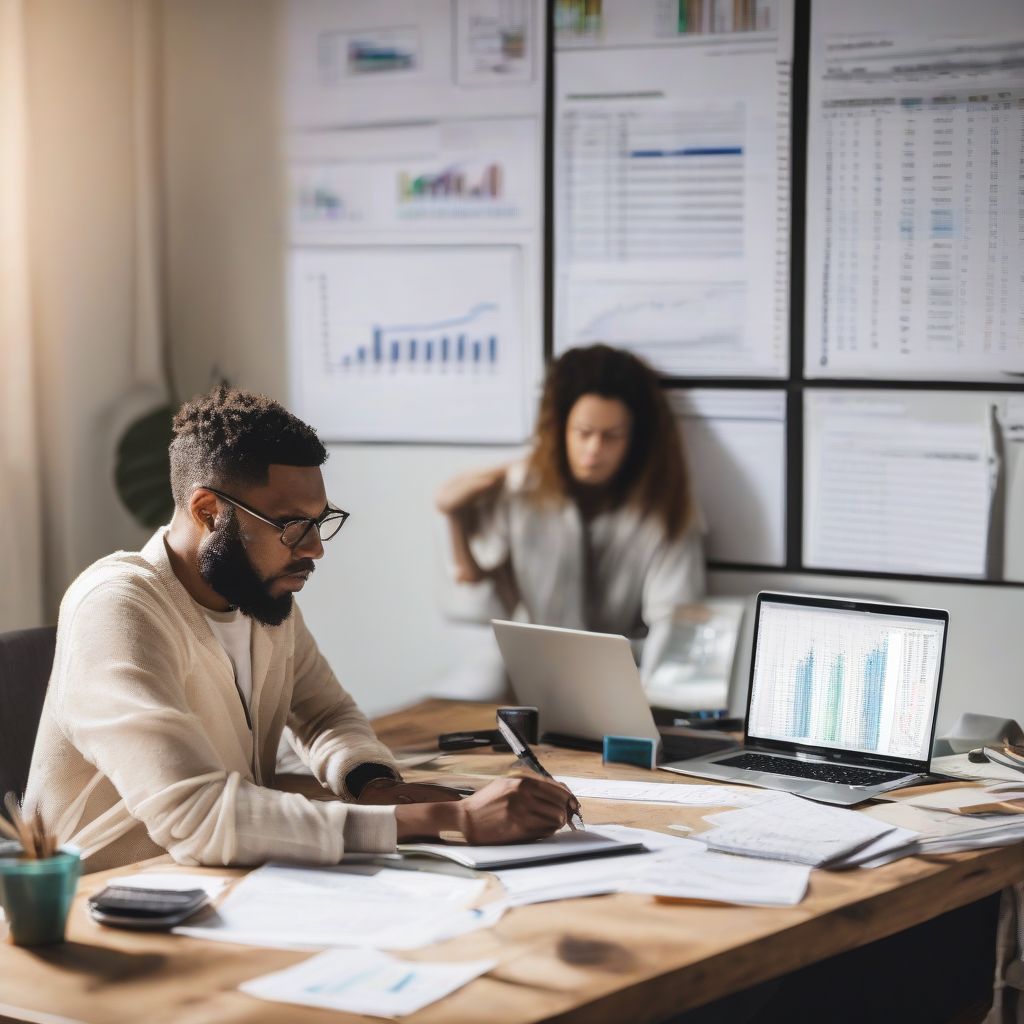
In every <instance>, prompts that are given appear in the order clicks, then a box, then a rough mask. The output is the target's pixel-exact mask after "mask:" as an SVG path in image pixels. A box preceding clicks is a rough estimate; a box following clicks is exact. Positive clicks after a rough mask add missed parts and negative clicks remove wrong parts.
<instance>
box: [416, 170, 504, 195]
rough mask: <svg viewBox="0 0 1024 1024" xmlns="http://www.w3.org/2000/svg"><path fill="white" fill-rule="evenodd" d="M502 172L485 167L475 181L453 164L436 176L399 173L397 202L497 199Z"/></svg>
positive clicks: (501, 184) (500, 190)
mask: <svg viewBox="0 0 1024 1024" xmlns="http://www.w3.org/2000/svg"><path fill="white" fill-rule="evenodd" d="M503 182H504V172H503V171H502V168H501V165H500V164H496V163H490V164H487V165H486V166H485V167H484V168H483V169H482V170H481V172H480V174H479V176H478V177H475V178H474V177H473V176H472V175H471V173H470V172H469V171H467V170H466V168H465V167H464V165H461V164H454V165H452V166H450V167H446V168H445V169H444V170H442V171H439V172H438V173H437V174H418V175H412V174H409V173H408V172H407V171H402V172H401V173H400V174H399V175H398V197H399V201H400V202H410V201H415V200H417V199H424V198H426V199H436V198H442V199H501V198H502V187H503Z"/></svg>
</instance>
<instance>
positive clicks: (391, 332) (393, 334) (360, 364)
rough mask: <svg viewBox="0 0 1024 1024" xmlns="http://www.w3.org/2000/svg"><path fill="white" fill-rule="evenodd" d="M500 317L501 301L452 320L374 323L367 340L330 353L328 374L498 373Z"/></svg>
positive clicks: (326, 355) (326, 359)
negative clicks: (405, 372) (487, 371)
mask: <svg viewBox="0 0 1024 1024" xmlns="http://www.w3.org/2000/svg"><path fill="white" fill-rule="evenodd" d="M499 315H500V309H499V306H498V304H497V303H494V302H482V303H479V304H478V305H476V306H474V307H473V308H472V309H470V310H468V311H467V312H466V313H465V314H463V315H461V316H453V317H451V318H449V319H443V320H436V321H433V322H425V323H406V324H372V325H371V326H370V328H369V338H368V339H367V340H366V341H365V342H362V343H355V344H354V346H353V347H351V348H346V349H344V350H343V351H342V353H341V355H340V356H334V355H332V354H331V352H330V351H329V350H328V351H325V353H324V369H325V370H326V371H327V372H328V373H339V372H341V373H348V372H359V371H366V370H376V371H390V372H393V373H394V372H400V371H422V370H436V371H439V372H445V371H452V372H460V371H465V370H473V369H476V370H482V369H489V370H496V369H497V368H498V359H499V353H500V345H499V337H498V335H497V333H495V331H494V329H493V323H494V322H495V321H496V320H497V319H498V317H499ZM489 323H490V325H491V329H488V325H489Z"/></svg>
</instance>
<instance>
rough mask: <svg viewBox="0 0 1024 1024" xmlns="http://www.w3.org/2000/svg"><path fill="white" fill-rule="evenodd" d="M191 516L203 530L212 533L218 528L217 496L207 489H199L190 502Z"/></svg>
mask: <svg viewBox="0 0 1024 1024" xmlns="http://www.w3.org/2000/svg"><path fill="white" fill-rule="evenodd" d="M188 511H189V515H190V516H191V517H192V521H193V522H194V523H195V524H196V525H197V526H198V527H199V528H200V529H201V530H209V531H210V532H211V533H212V532H213V531H214V530H215V529H216V528H217V495H216V494H214V493H213V491H208V490H207V489H206V488H205V487H197V488H196V489H195V490H194V491H193V492H192V497H191V498H189V502H188Z"/></svg>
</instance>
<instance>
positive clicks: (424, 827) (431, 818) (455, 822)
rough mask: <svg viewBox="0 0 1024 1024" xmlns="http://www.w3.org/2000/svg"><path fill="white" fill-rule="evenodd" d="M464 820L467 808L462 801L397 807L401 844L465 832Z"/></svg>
mask: <svg viewBox="0 0 1024 1024" xmlns="http://www.w3.org/2000/svg"><path fill="white" fill-rule="evenodd" d="M464 820H465V808H464V807H463V805H462V801H460V800H454V801H445V802H442V803H432V804H398V805H397V806H396V807H395V823H396V824H397V826H398V841H399V842H400V843H401V842H405V841H407V840H410V839H438V838H439V837H440V835H441V833H442V832H463V831H464V829H463V824H464Z"/></svg>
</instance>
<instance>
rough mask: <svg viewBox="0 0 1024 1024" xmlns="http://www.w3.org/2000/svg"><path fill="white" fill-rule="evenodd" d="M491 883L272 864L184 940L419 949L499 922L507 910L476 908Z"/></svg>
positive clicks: (190, 928) (365, 867)
mask: <svg viewBox="0 0 1024 1024" xmlns="http://www.w3.org/2000/svg"><path fill="white" fill-rule="evenodd" d="M485 885H486V881H485V880H484V879H474V878H460V877H455V876H452V875H447V874H437V873H434V872H426V871H404V870H394V869H392V868H382V867H378V866H375V865H369V864H353V865H340V866H338V867H322V868H303V867H296V866H292V865H286V864H268V865H266V866H264V867H261V868H258V869H257V870H255V871H253V872H252V873H251V874H249V875H247V876H246V877H245V878H244V879H242V881H241V882H239V883H238V885H236V886H235V888H234V889H233V890H232V891H231V893H230V894H229V895H228V897H227V898H226V899H225V900H224V902H223V903H222V904H221V905H220V906H219V907H218V908H217V909H216V910H213V911H211V912H210V913H209V914H208V915H206V916H204V917H200V918H198V919H196V920H194V921H193V922H192V923H190V924H188V925H183V926H181V927H179V928H176V929H175V931H176V932H177V933H178V934H181V935H191V936H193V937H194V938H201V939H219V940H221V941H224V942H238V943H243V944H248V945H257V946H273V947H275V948H283V949H293V948H294V949H323V948H324V947H327V946H368V947H372V948H376V949H415V948H417V947H419V946H426V945H429V944H430V943H432V942H440V941H441V940H442V939H446V938H450V937H451V936H453V935H460V934H462V933H464V932H467V931H474V930H476V929H478V928H486V927H489V926H490V925H491V924H493V923H494V922H495V921H496V920H497V919H498V918H499V917H500V916H501V913H502V912H503V910H504V905H503V904H501V903H499V904H489V905H488V906H487V907H483V908H479V909H473V908H470V906H469V905H470V903H472V901H473V900H475V899H476V898H477V897H478V896H479V895H480V894H481V892H482V891H483V889H484V887H485Z"/></svg>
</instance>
